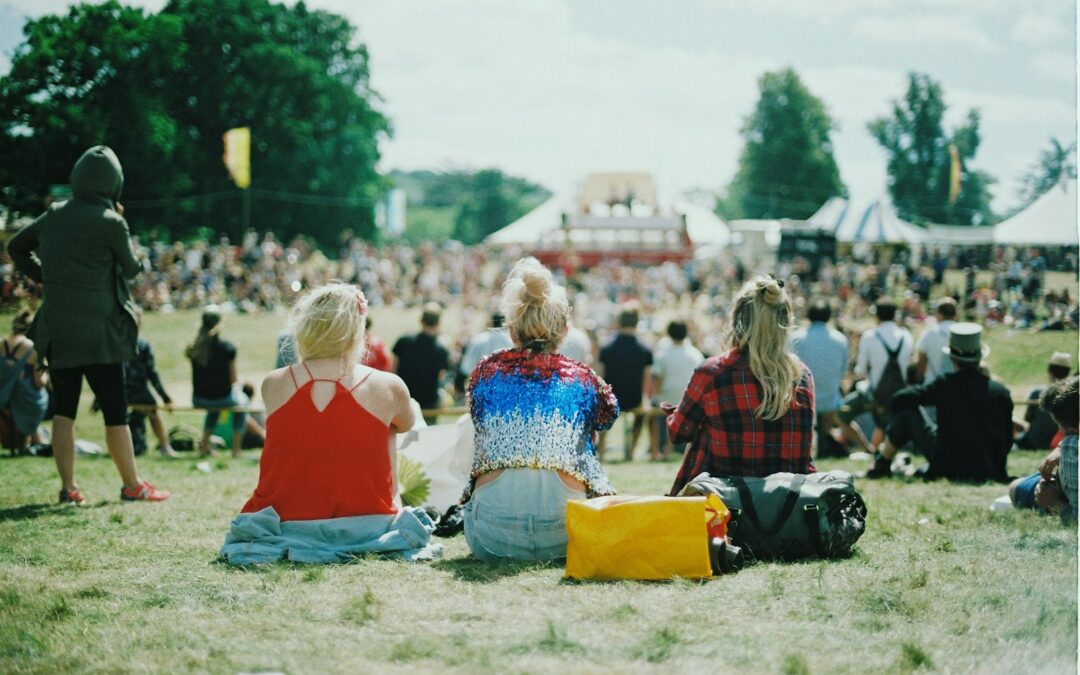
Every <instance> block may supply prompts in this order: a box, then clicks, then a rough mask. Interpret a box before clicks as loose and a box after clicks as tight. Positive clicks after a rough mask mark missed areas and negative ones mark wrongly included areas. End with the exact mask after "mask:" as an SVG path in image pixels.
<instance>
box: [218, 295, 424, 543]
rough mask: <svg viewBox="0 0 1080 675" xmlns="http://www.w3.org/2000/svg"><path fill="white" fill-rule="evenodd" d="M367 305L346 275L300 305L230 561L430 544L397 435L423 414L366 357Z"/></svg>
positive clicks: (271, 391) (273, 382)
mask: <svg viewBox="0 0 1080 675" xmlns="http://www.w3.org/2000/svg"><path fill="white" fill-rule="evenodd" d="M366 313H367V301H366V300H365V298H364V295H363V293H362V292H360V290H359V289H357V288H356V287H354V286H351V285H348V284H344V283H339V282H332V283H329V284H327V285H325V286H322V287H320V288H317V289H315V290H313V291H311V292H310V293H308V294H307V295H306V296H305V297H304V298H302V299H301V300H300V302H299V303H297V305H296V308H295V309H294V310H293V317H292V332H293V335H294V336H295V343H296V348H297V351H298V354H299V357H300V361H299V362H298V363H296V364H294V365H290V366H286V367H284V368H279V369H278V370H275V371H273V372H272V373H270V374H269V375H268V376H267V377H266V379H265V380H264V381H263V384H262V397H263V401H264V403H265V406H266V445H265V447H264V449H263V452H262V458H261V460H260V463H259V482H258V485H257V486H256V488H255V493H254V494H253V495H252V496H251V498H250V499H249V500H248V501H247V503H246V504H244V507H243V508H242V509H241V515H240V516H239V517H238V518H237V519H236V520H234V521H233V525H232V529H231V531H230V534H229V537H228V538H227V539H226V543H225V546H224V547H222V555H223V557H225V558H227V559H228V560H229V562H233V563H237V564H247V563H249V562H263V561H269V560H274V559H281V558H288V559H290V560H298V561H305V562H337V561H342V560H344V559H346V558H347V556H349V555H353V554H357V553H364V552H369V551H380V552H387V551H397V552H404V551H407V550H416V549H421V548H423V547H424V546H426V544H427V543H428V541H429V539H430V534H431V532H432V531H433V530H434V525H433V524H432V523H431V521H430V519H429V518H428V517H427V515H426V514H423V513H422V512H419V513H414V510H412V509H408V508H405V509H403V508H402V506H401V503H400V500H399V498H398V487H397V472H396V452H395V447H396V446H395V441H396V436H397V433H398V432H403V431H408V430H409V429H411V428H412V427H413V424H414V423H415V415H414V413H413V409H412V407H411V406H410V398H409V390H408V388H406V386H405V383H404V382H402V381H401V378H399V377H398V376H397V375H394V374H393V373H386V372H383V371H379V370H375V369H374V368H370V367H368V366H363V365H360V358H361V354H362V352H363V349H364V315H365V314H366ZM260 519H261V520H260ZM406 521H407V522H406ZM279 523H280V527H279ZM404 530H408V533H407V534H405V535H403V536H399V535H402V532H404Z"/></svg>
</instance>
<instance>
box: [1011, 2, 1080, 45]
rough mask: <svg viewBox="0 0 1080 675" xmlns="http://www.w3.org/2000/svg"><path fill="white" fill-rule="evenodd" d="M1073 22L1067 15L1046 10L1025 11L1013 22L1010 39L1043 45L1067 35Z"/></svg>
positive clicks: (1062, 38) (1022, 42)
mask: <svg viewBox="0 0 1080 675" xmlns="http://www.w3.org/2000/svg"><path fill="white" fill-rule="evenodd" d="M1074 28H1075V24H1074V22H1072V21H1069V20H1068V17H1064V16H1060V15H1057V14H1052V13H1047V12H1033V11H1027V12H1024V13H1023V14H1021V15H1020V17H1019V18H1018V19H1017V20H1016V23H1015V24H1013V29H1012V39H1013V40H1016V41H1017V42H1019V43H1021V44H1025V45H1032V46H1036V47H1045V46H1046V45H1047V44H1056V43H1058V42H1061V41H1062V40H1064V39H1065V38H1067V37H1069V35H1070V33H1072V32H1073V29H1074Z"/></svg>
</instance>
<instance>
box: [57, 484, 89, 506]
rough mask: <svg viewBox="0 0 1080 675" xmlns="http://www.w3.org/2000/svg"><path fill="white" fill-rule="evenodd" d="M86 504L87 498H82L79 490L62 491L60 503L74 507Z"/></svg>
mask: <svg viewBox="0 0 1080 675" xmlns="http://www.w3.org/2000/svg"><path fill="white" fill-rule="evenodd" d="M85 502H86V497H83V496H82V493H81V492H79V488H71V489H70V490H63V489H62V490H60V503H61V504H71V505H72V506H82V505H83V504H84V503H85Z"/></svg>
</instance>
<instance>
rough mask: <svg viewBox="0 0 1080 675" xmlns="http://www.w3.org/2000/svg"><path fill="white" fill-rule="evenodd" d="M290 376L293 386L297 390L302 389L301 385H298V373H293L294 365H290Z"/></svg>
mask: <svg viewBox="0 0 1080 675" xmlns="http://www.w3.org/2000/svg"><path fill="white" fill-rule="evenodd" d="M289 376H290V377H292V386H293V387H294V388H296V389H299V388H300V385H299V384H297V383H296V373H294V372H293V364H291V363H290V364H289Z"/></svg>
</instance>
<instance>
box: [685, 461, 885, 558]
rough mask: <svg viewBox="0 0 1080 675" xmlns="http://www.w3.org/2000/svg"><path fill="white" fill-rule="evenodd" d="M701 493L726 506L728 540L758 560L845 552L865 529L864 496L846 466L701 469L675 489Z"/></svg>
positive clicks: (835, 554)
mask: <svg viewBox="0 0 1080 675" xmlns="http://www.w3.org/2000/svg"><path fill="white" fill-rule="evenodd" d="M706 494H714V495H716V496H718V497H720V499H721V500H722V501H723V502H724V504H725V505H726V506H727V507H728V509H729V510H730V511H731V513H732V520H731V522H730V523H728V537H729V538H730V539H731V542H732V543H734V544H736V545H738V546H741V547H743V549H744V550H746V551H748V553H749V555H750V556H751V557H752V558H756V559H758V560H770V559H782V560H794V559H797V558H805V557H820V558H837V557H844V556H848V555H850V554H851V548H852V546H854V545H855V542H856V541H858V540H859V537H861V536H862V535H863V532H865V531H866V502H864V501H863V498H862V497H861V496H860V495H859V493H858V492H856V491H855V482H854V480H853V477H852V475H851V474H850V473H848V472H847V471H839V470H837V471H826V472H823V473H811V474H794V473H774V474H772V475H771V476H766V477H764V478H755V477H750V476H747V477H739V476H710V475H709V474H707V473H701V474H698V475H697V476H696V477H695V478H694V479H693V480H691V481H690V482H689V483H687V484H686V486H685V487H684V488H683V489H682V491H681V492H680V493H679V495H680V496H689V495H706Z"/></svg>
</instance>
